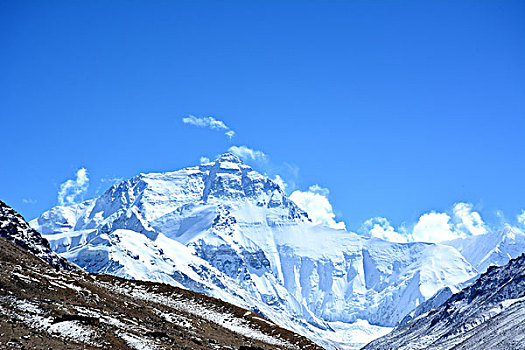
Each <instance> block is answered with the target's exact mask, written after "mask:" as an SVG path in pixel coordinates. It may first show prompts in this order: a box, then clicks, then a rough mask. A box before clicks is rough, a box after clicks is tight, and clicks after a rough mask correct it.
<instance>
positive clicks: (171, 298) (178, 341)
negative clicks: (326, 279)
mask: <svg viewBox="0 0 525 350" xmlns="http://www.w3.org/2000/svg"><path fill="white" fill-rule="evenodd" d="M3 205H4V206H5V204H3ZM8 209H9V208H8ZM5 210H7V209H5ZM5 210H4V211H5ZM8 211H9V213H11V214H12V212H14V211H13V210H12V209H9V210H8ZM11 214H10V215H11ZM15 214H16V213H15ZM16 217H17V220H16V221H12V220H11V223H12V224H11V225H9V226H8V227H9V232H6V231H5V230H4V227H7V226H5V225H4V226H2V228H0V232H1V236H2V237H0V266H1V267H2V268H1V269H0V309H1V310H2V317H1V318H0V349H3V348H8V349H13V348H14V349H24V348H25V349H50V348H52V349H65V348H67V349H141V350H142V349H232V350H233V349H235V350H237V349H254V350H255V349H320V348H319V347H318V346H317V345H315V344H314V343H312V342H311V341H309V340H308V339H306V338H304V337H302V336H299V335H296V334H294V333H292V332H290V331H288V330H284V329H282V328H280V327H278V326H277V325H275V324H273V323H272V322H270V321H268V320H266V319H264V318H263V317H261V316H259V315H257V314H255V313H253V312H249V311H247V310H245V309H241V308H239V307H236V306H233V305H230V304H227V303H225V302H223V301H220V300H218V299H215V298H211V297H208V296H205V295H202V294H198V293H194V292H191V291H188V290H183V289H180V288H176V287H173V286H170V285H166V284H161V283H153V282H140V281H131V280H126V279H123V278H118V277H114V276H108V275H98V274H96V275H95V274H88V273H85V272H83V271H80V270H78V269H73V270H67V269H56V268H54V267H52V266H51V265H48V264H47V263H45V262H44V261H42V260H41V259H39V258H37V257H36V256H35V255H33V254H32V253H31V252H32V251H31V252H30V251H29V250H26V249H23V248H22V247H26V248H27V247H29V248H31V247H33V243H34V242H40V241H39V239H38V237H37V235H38V233H37V232H35V231H32V232H31V235H30V236H19V238H18V240H17V243H18V245H16V244H14V243H13V240H8V239H6V238H4V237H3V236H6V235H7V234H9V235H10V234H11V232H12V230H13V227H14V228H16V226H17V222H18V224H20V227H18V229H17V232H20V230H22V231H24V230H25V225H24V222H23V219H21V218H20V216H19V215H18V214H16ZM25 238H29V240H28V241H25ZM39 252H40V250H38V251H37V253H39ZM51 262H53V261H51ZM66 268H67V266H66Z"/></svg>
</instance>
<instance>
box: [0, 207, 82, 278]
mask: <svg viewBox="0 0 525 350" xmlns="http://www.w3.org/2000/svg"><path fill="white" fill-rule="evenodd" d="M0 237H4V238H6V239H8V240H10V241H12V242H14V243H15V244H17V245H19V246H21V247H22V248H24V249H26V250H28V251H30V252H31V253H33V254H34V255H36V256H37V257H39V258H40V259H42V260H43V261H45V262H47V263H48V264H50V265H51V266H53V267H55V268H60V269H66V270H73V269H76V267H75V266H74V265H73V264H71V263H69V262H68V261H67V260H66V259H64V258H62V257H60V256H58V255H57V254H55V253H54V252H53V251H52V250H51V248H50V247H49V242H48V241H47V240H46V239H45V238H43V237H42V236H41V235H40V233H38V232H36V231H35V230H33V229H32V228H31V227H30V226H29V224H28V223H27V222H26V221H25V220H24V218H23V217H22V216H21V215H20V214H18V213H17V212H16V211H15V210H14V209H13V208H11V207H10V206H8V205H7V204H5V203H4V202H2V201H0Z"/></svg>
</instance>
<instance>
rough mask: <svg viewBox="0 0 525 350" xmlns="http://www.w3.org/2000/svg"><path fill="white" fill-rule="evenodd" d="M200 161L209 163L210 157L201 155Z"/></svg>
mask: <svg viewBox="0 0 525 350" xmlns="http://www.w3.org/2000/svg"><path fill="white" fill-rule="evenodd" d="M200 162H201V164H204V163H209V162H210V158H208V157H204V156H203V157H201V159H200Z"/></svg>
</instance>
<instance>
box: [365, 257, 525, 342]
mask: <svg viewBox="0 0 525 350" xmlns="http://www.w3.org/2000/svg"><path fill="white" fill-rule="evenodd" d="M416 348H417V349H421V348H425V349H452V348H454V349H474V348H478V349H502V350H506V349H509V350H510V349H525V254H523V255H521V256H520V257H518V258H516V259H514V260H511V261H510V262H509V263H508V264H507V265H505V266H502V267H494V266H493V267H490V268H489V269H488V270H487V272H486V273H484V274H483V275H481V276H480V278H479V279H478V280H477V281H476V282H474V283H473V284H472V285H471V286H469V287H467V288H465V289H463V290H462V291H461V292H459V293H457V294H455V295H452V296H451V297H450V298H449V299H448V300H447V301H445V302H444V303H443V304H442V305H441V306H439V307H437V308H435V309H431V310H429V311H426V312H423V313H422V314H421V315H419V316H417V317H416V318H414V319H413V320H410V321H408V322H407V323H406V324H404V325H402V326H400V327H398V328H396V329H394V330H393V331H392V332H391V333H390V334H388V335H386V336H384V337H382V338H379V339H377V340H375V341H373V342H371V343H370V344H368V345H367V346H366V347H365V348H364V349H416Z"/></svg>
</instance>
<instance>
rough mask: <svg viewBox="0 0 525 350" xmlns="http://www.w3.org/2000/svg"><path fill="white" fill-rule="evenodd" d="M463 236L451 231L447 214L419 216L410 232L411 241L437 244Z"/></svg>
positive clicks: (433, 213) (431, 213) (432, 213)
mask: <svg viewBox="0 0 525 350" xmlns="http://www.w3.org/2000/svg"><path fill="white" fill-rule="evenodd" d="M463 236H464V234H461V233H459V232H456V231H454V230H453V227H452V225H451V224H450V216H449V215H448V214H446V213H436V212H430V213H425V214H423V215H421V216H420V217H419V220H418V222H417V223H416V225H415V226H414V230H413V231H412V239H413V240H414V241H416V242H433V243H438V242H442V241H448V240H451V239H456V238H460V237H463Z"/></svg>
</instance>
